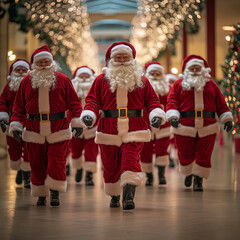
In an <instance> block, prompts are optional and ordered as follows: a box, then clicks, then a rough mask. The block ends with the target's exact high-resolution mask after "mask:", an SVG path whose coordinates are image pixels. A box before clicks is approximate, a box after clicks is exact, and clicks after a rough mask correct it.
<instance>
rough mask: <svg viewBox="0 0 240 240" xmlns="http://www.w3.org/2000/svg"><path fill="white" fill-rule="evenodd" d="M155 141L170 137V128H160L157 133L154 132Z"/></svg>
mask: <svg viewBox="0 0 240 240" xmlns="http://www.w3.org/2000/svg"><path fill="white" fill-rule="evenodd" d="M154 135H155V137H156V139H161V138H165V137H169V136H170V127H166V128H162V129H161V128H160V129H159V130H158V131H155V132H154Z"/></svg>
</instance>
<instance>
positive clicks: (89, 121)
mask: <svg viewBox="0 0 240 240" xmlns="http://www.w3.org/2000/svg"><path fill="white" fill-rule="evenodd" d="M83 122H84V123H85V125H86V126H87V127H89V126H91V125H92V122H93V119H92V118H91V117H90V116H85V117H84V118H83Z"/></svg>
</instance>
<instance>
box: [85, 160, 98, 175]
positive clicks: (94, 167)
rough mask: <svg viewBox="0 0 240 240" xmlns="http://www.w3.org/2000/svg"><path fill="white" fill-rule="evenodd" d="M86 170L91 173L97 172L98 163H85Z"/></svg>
mask: <svg viewBox="0 0 240 240" xmlns="http://www.w3.org/2000/svg"><path fill="white" fill-rule="evenodd" d="M84 170H86V171H89V172H93V173H95V172H97V163H96V162H90V161H85V162H84Z"/></svg>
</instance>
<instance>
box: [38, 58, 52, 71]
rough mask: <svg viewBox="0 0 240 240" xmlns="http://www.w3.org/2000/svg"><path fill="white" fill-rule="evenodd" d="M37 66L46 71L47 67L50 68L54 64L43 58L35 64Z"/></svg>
mask: <svg viewBox="0 0 240 240" xmlns="http://www.w3.org/2000/svg"><path fill="white" fill-rule="evenodd" d="M35 64H36V66H38V67H42V69H46V67H49V66H50V65H51V64H52V60H50V59H48V58H43V59H40V60H38V61H37V62H35Z"/></svg>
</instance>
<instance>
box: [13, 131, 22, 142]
mask: <svg viewBox="0 0 240 240" xmlns="http://www.w3.org/2000/svg"><path fill="white" fill-rule="evenodd" d="M13 137H14V138H15V139H16V140H17V141H18V142H22V132H21V131H18V130H15V131H13Z"/></svg>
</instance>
